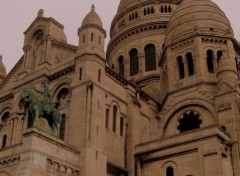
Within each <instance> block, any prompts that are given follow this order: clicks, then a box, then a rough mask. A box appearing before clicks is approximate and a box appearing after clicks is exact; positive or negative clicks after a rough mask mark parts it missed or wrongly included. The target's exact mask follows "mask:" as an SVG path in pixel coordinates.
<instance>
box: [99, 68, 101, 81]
mask: <svg viewBox="0 0 240 176" xmlns="http://www.w3.org/2000/svg"><path fill="white" fill-rule="evenodd" d="M100 81H101V70H100V69H99V70H98V82H100Z"/></svg>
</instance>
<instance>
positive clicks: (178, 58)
mask: <svg viewBox="0 0 240 176" xmlns="http://www.w3.org/2000/svg"><path fill="white" fill-rule="evenodd" d="M177 62H178V69H179V77H180V79H183V78H184V76H185V74H184V64H183V60H182V56H178V57H177Z"/></svg>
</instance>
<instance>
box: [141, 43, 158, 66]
mask: <svg viewBox="0 0 240 176" xmlns="http://www.w3.org/2000/svg"><path fill="white" fill-rule="evenodd" d="M144 50H145V70H146V71H151V70H156V49H155V46H154V45H153V44H148V45H147V46H145V48H144Z"/></svg>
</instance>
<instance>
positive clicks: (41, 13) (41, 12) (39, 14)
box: [38, 9, 44, 17]
mask: <svg viewBox="0 0 240 176" xmlns="http://www.w3.org/2000/svg"><path fill="white" fill-rule="evenodd" d="M43 14H44V10H43V9H40V10H39V11H38V17H43Z"/></svg>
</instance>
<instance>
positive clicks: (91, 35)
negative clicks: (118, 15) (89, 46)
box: [91, 33, 93, 42]
mask: <svg viewBox="0 0 240 176" xmlns="http://www.w3.org/2000/svg"><path fill="white" fill-rule="evenodd" d="M91 42H93V33H91Z"/></svg>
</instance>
